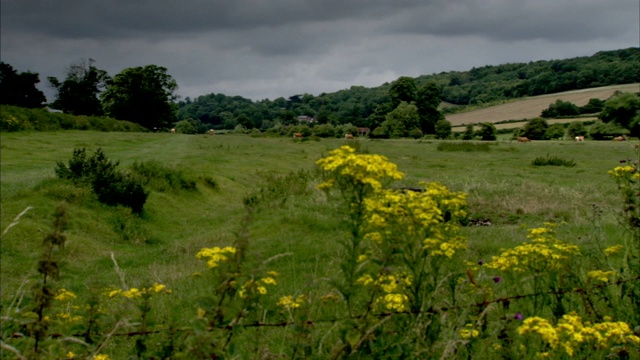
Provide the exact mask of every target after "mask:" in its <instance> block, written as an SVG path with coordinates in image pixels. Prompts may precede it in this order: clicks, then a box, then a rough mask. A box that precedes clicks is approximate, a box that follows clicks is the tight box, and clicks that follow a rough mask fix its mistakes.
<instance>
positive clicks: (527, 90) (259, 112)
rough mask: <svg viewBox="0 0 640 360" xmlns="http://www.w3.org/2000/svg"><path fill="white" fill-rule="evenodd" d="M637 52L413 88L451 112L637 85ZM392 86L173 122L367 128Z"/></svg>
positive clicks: (491, 70)
mask: <svg viewBox="0 0 640 360" xmlns="http://www.w3.org/2000/svg"><path fill="white" fill-rule="evenodd" d="M638 64H640V48H628V49H621V50H614V51H601V52H598V53H596V54H594V55H592V56H586V57H577V58H572V59H563V60H544V61H534V62H529V63H512V64H502V65H487V66H483V67H478V68H472V69H471V70H469V71H451V72H442V73H439V74H431V75H423V76H419V77H417V78H415V82H416V84H417V85H418V86H423V85H424V84H426V83H429V82H434V83H436V84H438V85H439V86H440V87H441V90H442V100H443V101H444V102H447V103H450V104H453V105H455V106H453V107H448V108H446V109H443V110H444V113H452V112H456V111H460V110H461V108H464V107H465V106H467V105H482V104H487V103H494V102H499V101H504V100H508V99H513V98H519V97H523V96H533V95H543V94H550V93H556V92H562V91H569V90H577V89H586V88H592V87H600V86H608V85H617V84H629V83H634V82H640V71H639V70H640V68H639V65H638ZM390 86H391V84H389V83H385V84H382V85H380V86H378V87H374V88H366V87H363V86H352V87H351V88H349V89H344V90H340V91H337V92H334V93H322V94H320V95H317V96H314V95H311V94H296V95H292V96H290V97H289V98H287V99H285V98H282V97H280V98H277V99H273V100H270V99H265V100H261V101H251V100H249V99H246V98H243V97H241V96H233V97H232V96H226V95H223V94H208V95H203V96H199V97H198V98H196V99H189V98H186V99H185V100H184V101H181V102H180V103H179V106H180V109H179V111H178V119H179V120H185V119H196V120H200V121H201V122H203V123H205V124H208V125H209V126H212V127H214V128H218V129H224V128H226V129H232V128H234V127H235V126H237V125H238V124H243V123H244V124H246V125H249V126H250V127H257V128H262V129H266V128H269V127H271V126H273V124H274V123H275V122H280V123H282V124H284V125H287V124H293V123H297V120H296V118H297V117H298V116H301V115H307V116H311V117H315V118H316V119H317V121H318V123H332V124H336V125H340V124H347V123H351V124H353V125H356V126H368V125H369V120H368V118H369V116H370V115H371V114H373V113H374V111H375V109H376V107H378V105H381V104H384V103H387V102H389V100H390V99H389V95H388V93H389V89H390Z"/></svg>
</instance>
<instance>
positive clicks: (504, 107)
mask: <svg viewBox="0 0 640 360" xmlns="http://www.w3.org/2000/svg"><path fill="white" fill-rule="evenodd" d="M616 91H621V92H634V93H636V92H640V84H637V83H636V84H625V85H614V86H604V87H599V88H591V89H583V90H573V91H567V92H561V93H556V94H548V95H540V96H532V97H526V98H522V99H518V100H515V101H512V102H507V103H504V104H500V105H495V106H491V107H488V108H483V109H478V110H472V111H468V112H464V113H458V114H451V115H447V116H446V119H447V120H448V121H449V122H451V125H453V126H460V125H466V124H477V123H483V122H489V123H496V122H500V121H506V120H520V119H532V118H536V117H540V113H542V110H544V109H546V108H548V107H549V105H550V104H552V103H554V102H555V101H556V100H558V99H559V100H563V101H569V102H571V103H573V104H575V105H577V106H584V105H586V104H587V103H588V102H589V99H594V98H595V99H601V100H606V99H608V98H609V97H611V95H613V94H614V93H615V92H616Z"/></svg>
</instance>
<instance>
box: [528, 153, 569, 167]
mask: <svg viewBox="0 0 640 360" xmlns="http://www.w3.org/2000/svg"><path fill="white" fill-rule="evenodd" d="M531 164H532V165H534V166H549V165H550V166H566V167H574V166H576V162H575V161H573V159H571V160H566V159H563V158H560V157H558V156H555V155H554V156H549V154H547V157H542V156H538V157H537V158H535V159H533V161H532V162H531Z"/></svg>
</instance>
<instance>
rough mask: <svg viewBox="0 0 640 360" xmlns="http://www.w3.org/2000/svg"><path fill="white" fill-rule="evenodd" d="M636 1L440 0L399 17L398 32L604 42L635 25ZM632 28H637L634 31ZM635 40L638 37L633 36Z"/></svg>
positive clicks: (396, 23) (395, 24)
mask: <svg viewBox="0 0 640 360" xmlns="http://www.w3.org/2000/svg"><path fill="white" fill-rule="evenodd" d="M639 6H640V5H639V3H638V1H637V0H614V1H599V0H565V1H557V0H537V1H512V0H468V1H440V2H439V3H438V4H435V3H432V4H430V5H426V6H423V7H419V8H413V9H411V11H407V12H403V13H401V14H400V15H398V17H397V20H398V21H395V22H394V25H392V27H393V28H394V29H395V30H397V31H401V32H403V31H405V32H410V33H419V34H432V35H440V36H462V35H468V34H474V35H476V36H482V37H487V38H490V39H496V40H500V41H520V40H532V39H547V40H549V41H554V42H569V41H581V40H588V39H593V38H608V37H612V36H616V35H618V34H620V33H621V32H625V31H629V29H630V25H631V29H633V28H634V26H633V24H634V23H635V24H637V21H638V11H640V10H639ZM635 28H637V25H636V26H635ZM636 35H637V33H636Z"/></svg>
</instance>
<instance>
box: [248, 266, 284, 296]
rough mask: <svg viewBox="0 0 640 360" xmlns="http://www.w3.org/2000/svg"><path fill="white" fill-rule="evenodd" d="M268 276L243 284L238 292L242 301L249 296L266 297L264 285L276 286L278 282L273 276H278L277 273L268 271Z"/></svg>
mask: <svg viewBox="0 0 640 360" xmlns="http://www.w3.org/2000/svg"><path fill="white" fill-rule="evenodd" d="M269 275H271V276H266V277H263V278H261V279H257V280H255V279H251V280H249V281H247V282H245V283H244V285H242V287H241V288H240V290H239V291H238V295H240V297H241V298H243V299H246V298H248V297H249V295H251V294H259V295H266V294H267V287H266V285H278V281H277V280H276V279H275V276H278V273H276V272H275V271H270V272H269Z"/></svg>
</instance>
